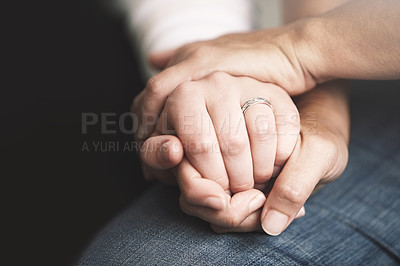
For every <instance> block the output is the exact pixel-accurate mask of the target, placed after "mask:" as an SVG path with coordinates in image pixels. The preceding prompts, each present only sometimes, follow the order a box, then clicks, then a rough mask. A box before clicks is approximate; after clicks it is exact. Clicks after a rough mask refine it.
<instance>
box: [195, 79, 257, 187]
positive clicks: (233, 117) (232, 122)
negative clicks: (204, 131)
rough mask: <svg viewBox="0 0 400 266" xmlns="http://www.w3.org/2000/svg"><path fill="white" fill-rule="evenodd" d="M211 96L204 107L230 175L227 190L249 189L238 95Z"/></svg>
mask: <svg viewBox="0 0 400 266" xmlns="http://www.w3.org/2000/svg"><path fill="white" fill-rule="evenodd" d="M219 78H223V77H219ZM198 83H201V82H198ZM211 84H216V83H215V82H214V83H211ZM215 90H218V88H215ZM213 96H214V97H210V100H209V101H207V110H208V112H209V115H210V117H211V119H212V122H213V125H214V129H215V131H216V135H217V139H218V143H219V147H220V150H221V153H222V157H223V160H224V164H225V168H226V172H227V173H228V176H229V186H230V190H231V191H232V193H237V192H241V191H245V190H248V189H251V188H253V186H254V179H253V163H252V157H251V150H250V143H249V138H248V136H247V131H246V124H245V121H244V118H243V114H242V111H241V109H240V105H239V99H240V98H239V97H240V96H239V95H236V96H235V95H233V97H232V96H228V95H225V96H224V97H218V94H217V93H216V94H214V95H213Z"/></svg>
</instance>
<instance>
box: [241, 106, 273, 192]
mask: <svg viewBox="0 0 400 266" xmlns="http://www.w3.org/2000/svg"><path fill="white" fill-rule="evenodd" d="M245 119H246V126H247V132H248V135H249V139H250V146H251V155H252V159H253V169H254V170H253V172H254V182H255V183H256V184H257V185H258V186H262V185H264V184H265V183H266V182H267V181H268V180H269V178H270V177H271V175H272V173H273V170H274V162H275V153H276V146H277V136H276V127H275V118H274V114H273V112H272V109H271V108H270V107H268V106H267V105H264V104H256V105H254V106H251V107H250V108H249V109H248V110H247V111H246V113H245Z"/></svg>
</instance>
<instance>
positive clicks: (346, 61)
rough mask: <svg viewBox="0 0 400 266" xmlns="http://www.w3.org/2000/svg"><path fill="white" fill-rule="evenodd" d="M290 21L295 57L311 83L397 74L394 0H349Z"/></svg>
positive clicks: (398, 11) (399, 40)
mask: <svg viewBox="0 0 400 266" xmlns="http://www.w3.org/2000/svg"><path fill="white" fill-rule="evenodd" d="M293 25H294V28H295V30H296V33H297V36H298V38H299V39H298V40H299V41H298V42H297V53H296V55H297V57H298V60H299V62H300V63H301V65H302V66H303V70H304V71H305V72H306V73H307V74H308V75H310V76H312V77H314V79H315V81H316V82H317V83H321V82H324V81H326V80H331V79H335V78H347V79H397V78H400V45H399V44H400V2H399V1H398V0H354V1H350V2H349V3H347V4H344V5H342V6H340V7H338V8H335V9H333V10H332V11H330V12H327V13H324V14H321V15H318V16H315V17H312V18H309V19H305V20H302V21H298V22H296V23H294V24H293Z"/></svg>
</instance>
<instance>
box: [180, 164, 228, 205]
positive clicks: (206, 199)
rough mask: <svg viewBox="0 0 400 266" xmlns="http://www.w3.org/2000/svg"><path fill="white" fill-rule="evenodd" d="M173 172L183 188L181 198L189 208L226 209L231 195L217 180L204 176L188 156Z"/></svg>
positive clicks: (181, 188)
mask: <svg viewBox="0 0 400 266" xmlns="http://www.w3.org/2000/svg"><path fill="white" fill-rule="evenodd" d="M173 172H174V174H175V175H176V178H177V182H178V185H179V188H180V190H181V198H182V199H183V200H184V201H185V204H186V205H185V206H187V208H193V206H204V207H210V208H213V209H215V210H225V209H226V207H227V204H228V200H229V198H228V197H229V196H228V195H227V194H226V193H225V191H224V189H222V187H221V186H220V185H218V184H217V183H216V182H214V181H212V180H208V179H205V178H202V177H201V175H200V173H199V172H198V171H197V170H196V169H195V168H194V167H193V166H192V165H191V163H190V162H189V161H188V160H187V159H186V158H184V159H183V160H182V163H180V164H179V166H178V167H177V168H176V169H174V170H173ZM189 206H190V207H189Z"/></svg>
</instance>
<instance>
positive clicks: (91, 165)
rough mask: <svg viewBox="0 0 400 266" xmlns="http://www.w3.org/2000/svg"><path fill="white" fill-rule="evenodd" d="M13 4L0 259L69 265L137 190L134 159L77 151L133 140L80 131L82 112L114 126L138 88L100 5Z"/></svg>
mask: <svg viewBox="0 0 400 266" xmlns="http://www.w3.org/2000/svg"><path fill="white" fill-rule="evenodd" d="M14 2H16V3H9V4H10V6H7V7H4V8H3V12H4V11H5V13H8V14H7V17H6V23H5V24H4V25H3V26H4V27H5V31H3V37H2V43H3V45H4V46H5V48H4V49H2V50H3V53H4V55H3V60H2V61H3V62H2V64H4V65H5V67H6V69H7V71H6V72H3V75H2V76H3V78H2V83H3V82H4V84H3V85H2V89H1V94H2V97H1V100H2V101H1V102H2V109H3V111H2V112H1V121H2V123H1V125H2V126H1V133H2V136H1V151H2V154H3V156H2V157H3V159H2V160H1V161H2V166H1V168H2V173H3V174H1V179H2V181H3V185H2V186H1V187H2V190H3V193H2V198H3V200H2V205H3V206H4V208H3V212H2V216H3V217H2V220H3V222H5V223H4V226H2V227H3V230H4V233H3V237H2V242H3V243H6V246H7V249H6V250H3V252H4V257H3V259H7V260H9V262H10V263H11V264H15V265H22V264H27V265H36V264H38V265H68V264H71V263H73V262H74V260H75V259H76V257H77V256H79V254H80V252H81V251H82V250H83V249H84V247H85V245H87V243H88V242H89V241H90V239H91V238H92V237H93V236H94V234H95V233H96V232H97V231H98V230H99V229H101V227H102V226H104V225H105V223H106V222H107V221H109V220H110V219H111V218H112V217H113V216H114V215H115V214H117V213H118V212H119V211H121V210H122V209H123V208H124V207H125V206H126V205H127V204H129V202H131V201H132V200H133V199H134V197H135V196H137V195H138V194H139V193H140V191H142V190H143V188H144V187H145V183H144V181H142V178H141V174H140V167H139V166H138V161H137V159H136V154H135V152H103V153H102V152H94V151H93V149H92V148H91V151H90V152H82V151H81V150H82V145H83V142H84V141H88V142H91V141H101V142H103V143H104V142H107V141H113V142H116V141H118V142H120V143H124V142H125V141H132V140H133V137H132V136H131V135H125V134H122V133H121V132H120V131H119V130H117V134H109V135H105V134H101V131H100V127H99V126H94V127H89V130H88V134H82V133H81V115H82V113H85V112H90V113H97V114H98V115H99V116H100V114H101V112H110V113H117V117H116V118H114V120H116V119H117V118H118V114H121V113H124V112H127V111H129V107H130V104H131V102H132V99H133V98H134V96H135V94H136V93H137V92H138V91H139V90H141V89H142V88H143V81H142V80H141V79H140V75H139V74H138V68H137V65H136V61H137V60H136V58H135V57H134V53H133V49H132V46H131V44H130V42H129V40H128V38H127V34H126V33H125V28H124V24H123V20H122V17H121V16H118V13H115V12H114V11H112V10H111V9H110V8H109V7H108V6H107V4H105V3H104V1H96V0H84V1H75V0H69V1H52V2H51V1H48V2H37V1H30V2H28V1H26V2H19V1H14ZM11 5H14V6H11ZM3 45H2V46H3ZM117 123H118V121H117ZM131 124H132V123H131V122H130V121H129V120H127V124H126V127H127V128H129V126H131ZM109 128H110V129H116V128H117V127H115V126H114V127H113V126H109ZM3 252H2V253H3ZM7 265H9V264H7Z"/></svg>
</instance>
